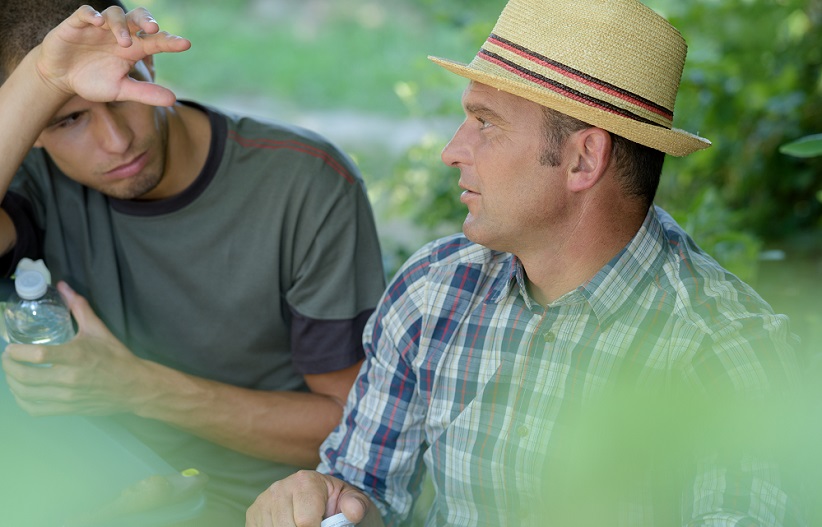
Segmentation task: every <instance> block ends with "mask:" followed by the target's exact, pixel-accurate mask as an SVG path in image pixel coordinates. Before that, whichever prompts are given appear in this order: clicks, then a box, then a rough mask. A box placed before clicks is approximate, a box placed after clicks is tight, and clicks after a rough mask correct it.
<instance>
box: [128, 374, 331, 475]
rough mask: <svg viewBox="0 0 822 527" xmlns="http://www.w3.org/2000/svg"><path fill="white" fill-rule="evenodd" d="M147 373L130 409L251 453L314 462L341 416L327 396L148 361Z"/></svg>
mask: <svg viewBox="0 0 822 527" xmlns="http://www.w3.org/2000/svg"><path fill="white" fill-rule="evenodd" d="M145 365H146V368H147V369H146V373H145V374H144V375H148V376H149V377H150V379H149V381H148V382H147V383H143V382H141V383H139V384H140V385H142V386H143V387H147V386H150V387H151V388H150V389H142V390H141V393H140V395H138V396H134V397H133V398H132V403H131V406H132V408H131V410H132V411H133V412H134V413H136V414H138V415H141V416H143V417H148V418H152V419H157V420H160V421H164V422H166V423H168V424H171V425H173V426H176V427H178V428H181V429H184V430H186V431H189V432H191V433H193V434H195V435H198V436H200V437H203V438H205V439H208V440H210V441H213V442H215V443H218V444H220V445H222V446H225V447H227V448H230V449H232V450H237V451H240V452H243V453H246V454H249V455H252V456H255V457H260V458H264V459H270V460H272V461H277V462H282V463H288V464H291V465H296V466H302V467H310V468H313V467H315V466H316V465H317V463H318V462H319V456H318V451H319V447H320V444H321V443H322V441H323V440H324V439H325V437H326V436H327V435H328V434H329V433H330V432H331V430H333V429H334V427H335V426H336V425H337V423H338V422H339V420H340V418H341V416H342V406H341V404H340V403H339V402H337V401H335V400H334V399H332V398H331V397H328V396H324V395H319V394H315V393H311V392H285V391H260V390H250V389H245V388H239V387H236V386H231V385H227V384H223V383H219V382H215V381H210V380H207V379H203V378H198V377H194V376H191V375H187V374H184V373H181V372H179V371H176V370H172V369H169V368H166V367H164V366H161V365H159V364H156V363H152V362H147V361H146V363H145Z"/></svg>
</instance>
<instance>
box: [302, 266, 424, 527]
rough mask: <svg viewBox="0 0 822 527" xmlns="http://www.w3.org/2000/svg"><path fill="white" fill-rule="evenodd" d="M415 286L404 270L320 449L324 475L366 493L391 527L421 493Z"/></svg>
mask: <svg viewBox="0 0 822 527" xmlns="http://www.w3.org/2000/svg"><path fill="white" fill-rule="evenodd" d="M418 288H419V284H417V283H415V281H414V279H413V277H412V273H403V271H402V270H401V271H400V273H399V274H398V275H397V278H395V280H394V281H393V282H392V283H391V285H390V286H389V288H388V290H387V291H386V293H385V295H384V297H383V299H382V301H381V303H380V305H379V307H378V309H377V311H376V312H375V313H374V315H372V317H371V318H370V320H369V322H368V325H367V327H366V330H365V337H364V344H365V353H366V362H365V367H364V369H363V370H362V371H361V372H360V376H359V377H358V379H357V381H356V382H355V384H354V389H352V390H351V393H350V394H349V398H348V402H347V404H346V408H345V412H344V415H343V419H342V422H341V423H340V425H339V426H338V427H337V428H336V429H335V430H334V432H332V434H331V435H330V436H329V437H328V438H327V439H326V441H325V442H324V443H323V445H322V446H321V448H320V458H321V463H320V466H319V467H318V470H319V471H320V472H324V473H327V474H330V475H333V476H335V477H338V478H340V479H343V480H344V481H347V482H348V483H350V484H352V485H354V486H356V487H359V488H361V489H362V490H364V491H365V492H366V493H367V494H368V495H369V496H370V497H371V499H372V500H373V501H374V502H375V504H376V505H377V507H378V508H379V509H380V511H381V513H382V516H383V519H384V520H385V521H386V523H387V524H388V525H395V524H398V523H399V522H402V521H403V520H404V519H405V518H406V517H407V516H408V514H409V513H410V511H411V509H412V506H413V503H414V501H415V499H416V498H417V497H418V496H419V493H420V490H421V487H422V480H423V476H424V473H425V471H424V466H423V452H424V451H425V446H426V441H425V434H424V423H425V415H426V412H427V402H426V401H425V400H424V399H423V398H422V397H421V396H420V395H419V390H418V388H417V386H418V383H417V372H418V369H417V368H416V367H415V358H416V353H417V351H418V341H419V337H418V335H419V331H420V328H421V324H422V319H423V317H422V316H421V314H420V311H419V310H418V308H417V306H415V305H414V300H413V299H414V298H417V295H416V294H415V293H414V291H415V290H418Z"/></svg>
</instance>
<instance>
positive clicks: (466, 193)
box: [459, 182, 479, 203]
mask: <svg viewBox="0 0 822 527" xmlns="http://www.w3.org/2000/svg"><path fill="white" fill-rule="evenodd" d="M459 187H460V188H461V189H462V193H461V194H460V201H462V202H463V203H464V202H465V200H468V199H471V198H472V197H474V196H478V195H479V193H478V192H475V191H473V190H471V189H470V188H468V186H467V185H464V184H463V183H462V182H460V183H459Z"/></svg>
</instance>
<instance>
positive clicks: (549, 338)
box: [542, 331, 557, 342]
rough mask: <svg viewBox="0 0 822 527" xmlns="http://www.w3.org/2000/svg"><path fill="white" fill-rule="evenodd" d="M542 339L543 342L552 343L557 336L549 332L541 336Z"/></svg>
mask: <svg viewBox="0 0 822 527" xmlns="http://www.w3.org/2000/svg"><path fill="white" fill-rule="evenodd" d="M542 338H544V339H545V342H554V341H555V340H556V339H557V336H556V335H555V334H554V332H553V331H549V332H547V333H544V334H543V335H542Z"/></svg>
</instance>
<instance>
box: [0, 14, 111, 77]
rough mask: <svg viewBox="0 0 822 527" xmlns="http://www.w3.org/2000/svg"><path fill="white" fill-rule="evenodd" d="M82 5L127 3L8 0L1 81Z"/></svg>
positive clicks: (1, 35) (1, 30)
mask: <svg viewBox="0 0 822 527" xmlns="http://www.w3.org/2000/svg"><path fill="white" fill-rule="evenodd" d="M82 5H90V6H91V7H93V8H94V9H96V10H97V11H103V10H104V9H106V8H108V7H111V6H118V7H120V8H122V9H123V10H124V11H125V10H126V8H125V6H124V5H123V3H122V2H120V1H119V0H6V1H5V2H3V5H2V8H0V84H1V83H3V82H5V81H6V79H7V78H8V76H9V75H11V72H12V71H14V68H16V67H17V65H18V64H19V63H20V61H21V60H23V57H25V56H26V55H27V54H28V52H29V51H31V50H32V49H33V48H34V47H35V46H37V45H38V44H40V42H42V41H43V39H44V38H46V35H47V34H48V32H49V31H51V30H52V29H54V28H55V27H57V26H58V25H60V23H61V22H62V21H63V20H65V19H66V18H68V17H69V16H70V15H71V14H72V13H74V12H75V11H77V9H78V8H79V7H80V6H82Z"/></svg>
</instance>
